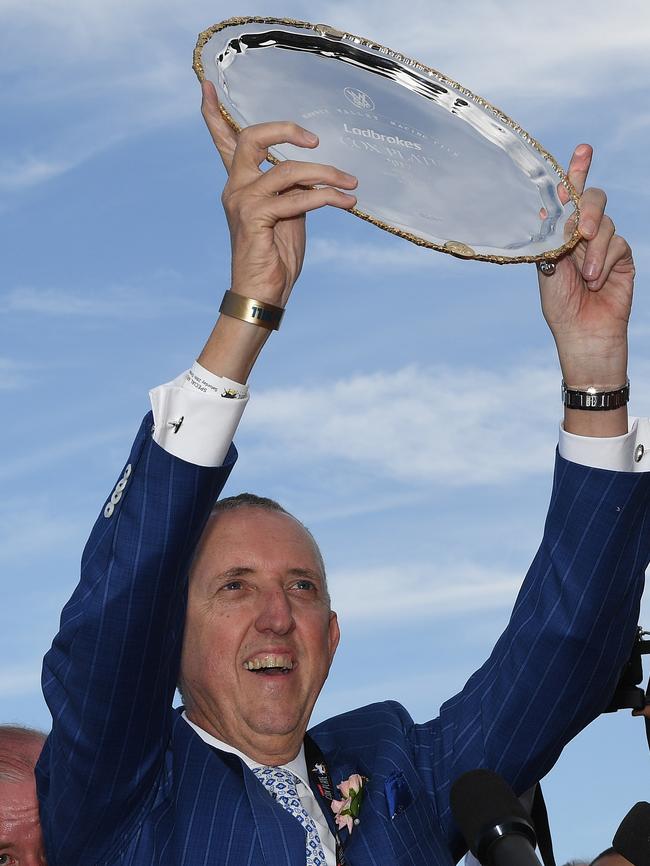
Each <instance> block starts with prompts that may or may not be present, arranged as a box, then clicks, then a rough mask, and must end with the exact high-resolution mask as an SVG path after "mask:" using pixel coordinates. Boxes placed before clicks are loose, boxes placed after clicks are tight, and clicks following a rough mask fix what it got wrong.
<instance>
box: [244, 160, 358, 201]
mask: <svg viewBox="0 0 650 866" xmlns="http://www.w3.org/2000/svg"><path fill="white" fill-rule="evenodd" d="M357 183H358V181H357V179H356V177H354V175H351V174H347V172H345V171H341V170H340V169H338V168H334V166H332V165H319V164H318V163H314V162H300V161H299V160H290V159H288V160H286V161H285V162H281V163H280V164H279V165H276V166H274V167H273V168H272V169H270V170H269V171H267V172H265V173H264V174H263V175H262V177H260V178H259V180H257V181H256V184H255V186H256V192H258V193H262V194H264V195H276V194H277V193H281V192H285V191H286V190H288V189H291V188H292V187H294V186H318V185H320V184H324V185H326V186H334V187H339V188H340V189H354V188H355V187H356V185H357Z"/></svg>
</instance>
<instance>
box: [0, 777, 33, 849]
mask: <svg viewBox="0 0 650 866" xmlns="http://www.w3.org/2000/svg"><path fill="white" fill-rule="evenodd" d="M35 824H38V802H37V799H36V784H35V782H34V779H33V777H32V778H29V777H27V778H25V779H24V780H21V781H19V782H5V781H0V843H1V842H4V841H5V837H6V836H7V835H10V836H16V835H17V834H18V836H20V834H21V833H27V832H29V831H30V830H31V829H32V827H33V826H34V825H35ZM14 841H15V840H14Z"/></svg>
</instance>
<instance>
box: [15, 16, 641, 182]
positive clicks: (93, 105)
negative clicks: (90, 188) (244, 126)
mask: <svg viewBox="0 0 650 866" xmlns="http://www.w3.org/2000/svg"><path fill="white" fill-rule="evenodd" d="M257 11H258V12H259V13H261V14H264V13H267V14H273V11H276V12H277V10H273V9H272V8H271V7H270V6H269V7H268V8H267V4H265V3H262V7H261V8H260V9H259V10H257ZM373 11H374V10H373V7H372V5H371V4H369V3H367V2H357V3H354V4H351V5H350V4H348V5H346V6H345V7H343V6H342V5H341V4H340V3H338V2H330V3H316V4H314V3H311V4H308V3H306V2H290V3H289V5H288V6H287V7H286V10H285V12H286V14H287V15H290V16H293V17H296V18H303V19H307V20H310V21H316V20H324V21H330V22H331V23H333V24H335V25H337V26H340V27H344V28H347V29H349V30H350V31H352V32H357V33H359V34H360V35H362V36H368V37H370V38H373V39H376V40H378V41H380V42H383V43H384V44H387V45H389V46H390V47H392V48H395V49H396V50H400V51H404V52H405V53H407V54H410V55H411V56H413V57H415V58H417V59H419V60H422V61H423V62H425V63H428V64H430V65H432V66H434V67H435V68H438V69H440V70H441V71H443V72H444V73H446V74H448V75H450V76H451V77H452V78H456V79H458V80H460V81H461V82H462V83H463V84H466V85H467V86H469V87H470V88H472V89H474V90H475V91H477V92H478V93H479V94H480V95H482V96H485V97H486V98H488V99H490V100H491V101H493V102H497V103H499V102H502V101H503V102H504V105H503V108H504V109H505V110H508V105H507V104H505V102H507V101H508V100H512V99H517V100H518V99H519V98H520V97H521V98H525V100H526V107H527V110H528V111H529V112H530V113H531V114H532V115H533V116H534V114H535V111H537V110H543V109H544V106H547V105H548V102H549V101H550V100H552V101H553V103H554V105H559V104H562V103H565V104H571V105H575V101H576V98H581V99H584V100H585V103H584V108H585V110H586V111H587V110H589V106H593V104H595V103H598V104H599V105H600V104H602V99H603V96H604V95H605V94H607V93H616V94H618V93H620V92H621V91H622V90H625V89H635V90H636V89H638V88H639V86H640V85H639V82H643V81H644V80H645V79H646V78H647V75H646V74H645V73H647V72H648V71H649V67H650V55H649V54H648V51H647V45H648V42H649V41H650V8H649V7H648V5H647V4H646V3H645V2H643V0H631V2H629V3H628V4H627V6H626V14H625V15H620V16H612V14H611V5H610V4H609V3H607V2H605V0H595V2H593V3H591V4H590V6H589V15H588V16H585V15H584V11H583V10H582V9H581V8H580V7H579V6H567V5H566V4H565V3H562V2H560V0H550V3H547V4H546V6H545V7H544V16H545V19H546V20H548V21H550V22H552V21H561V22H562V28H561V30H562V35H557V36H556V37H554V38H552V39H548V38H541V37H540V28H539V15H540V13H539V9H538V8H537V7H534V6H528V5H526V4H521V3H517V2H515V0H506V2H501V3H499V4H496V3H494V2H492V3H484V2H479V0H471V2H468V3H466V4H464V5H463V9H462V14H453V15H451V14H445V15H436V14H435V13H434V12H433V11H432V7H431V5H430V4H428V3H425V2H424V0H415V2H414V3H412V4H411V6H410V7H409V15H408V16H405V15H403V13H402V10H401V9H399V8H397V7H395V10H394V11H392V12H391V10H390V9H388V10H387V13H386V14H385V15H382V16H381V18H380V19H377V16H376V15H374V14H373ZM231 12H232V10H231V9H227V8H225V7H223V8H220V7H219V4H217V7H215V5H214V4H213V3H210V2H208V0H199V2H197V3H195V4H193V6H192V8H191V9H190V10H188V7H187V5H186V4H185V3H183V2H182V0H157V2H154V0H131V2H126V0H118V2H116V0H93V2H92V3H88V2H86V0H70V2H67V3H66V4H65V5H61V4H56V3H52V2H51V0H34V2H30V3H28V4H27V3H23V2H17V0H5V2H4V3H3V4H2V7H1V8H0V26H1V27H2V31H3V33H4V35H5V43H6V49H5V50H4V52H3V65H4V67H5V70H7V72H8V76H9V82H10V85H11V86H8V87H6V88H5V89H4V97H3V100H4V103H5V105H8V106H20V107H21V110H24V109H25V107H26V106H27V107H29V106H30V105H33V106H34V112H35V113H37V112H38V109H39V106H41V105H42V103H43V99H44V96H43V94H44V93H45V92H47V97H48V100H49V103H48V104H49V105H50V106H52V105H54V106H57V107H61V106H65V107H66V112H65V114H64V113H59V112H55V113H56V114H57V123H56V127H53V128H52V129H48V128H47V121H45V122H44V124H43V128H42V132H43V133H45V134H43V135H41V136H39V140H41V141H47V144H44V145H43V146H42V149H41V150H40V152H36V153H34V154H31V155H30V156H29V157H28V158H25V156H24V155H21V154H20V153H15V154H13V156H12V157H11V158H10V159H11V161H10V163H8V164H6V165H5V167H3V169H2V170H0V187H3V186H4V189H5V191H9V190H14V191H16V190H19V189H21V188H23V187H26V186H29V185H34V184H36V183H38V182H43V181H45V180H47V179H48V178H51V177H54V176H56V174H60V173H61V172H63V171H66V170H69V169H70V168H71V167H73V166H75V165H78V164H79V163H80V162H82V161H83V160H85V159H88V158H90V157H91V156H93V155H94V154H96V153H97V152H99V151H100V150H102V149H104V148H106V147H109V146H110V145H111V144H114V143H115V142H117V141H120V140H122V139H124V138H126V137H130V136H133V135H138V134H140V133H142V132H143V131H146V130H151V129H154V128H158V127H160V126H161V125H165V124H169V123H178V122H182V121H184V120H186V119H188V118H189V117H193V116H196V115H198V107H197V103H198V98H197V93H198V91H197V87H196V82H195V81H194V80H193V75H192V72H191V71H190V69H189V65H190V60H191V52H192V48H193V45H194V39H195V36H196V33H197V32H198V31H199V30H202V29H204V28H205V27H207V26H209V25H210V24H212V23H214V22H215V20H219V18H225V17H227V16H228V14H229V13H231ZM25 34H28V39H29V52H30V56H31V57H33V58H41V62H40V63H36V62H35V63H33V64H32V68H31V70H30V75H25V74H24V63H25V41H26V36H25ZM14 37H15V38H14ZM504 58H505V59H504ZM513 69H516V74H513ZM567 82H570V84H567ZM71 109H72V110H71ZM64 116H65V117H66V118H67V120H63V117H64ZM51 132H53V134H50V133H51ZM12 166H14V170H13V171H12V170H11V169H12Z"/></svg>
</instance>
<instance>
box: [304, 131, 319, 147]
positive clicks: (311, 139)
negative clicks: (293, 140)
mask: <svg viewBox="0 0 650 866" xmlns="http://www.w3.org/2000/svg"><path fill="white" fill-rule="evenodd" d="M305 138H306V139H307V141H309V142H311V143H312V144H316V142H317V141H318V136H317V135H314V133H313V132H308V131H307V130H305Z"/></svg>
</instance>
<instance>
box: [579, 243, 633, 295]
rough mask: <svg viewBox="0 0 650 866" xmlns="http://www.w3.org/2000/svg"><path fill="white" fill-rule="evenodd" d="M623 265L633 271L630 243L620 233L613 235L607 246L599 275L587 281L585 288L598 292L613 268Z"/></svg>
mask: <svg viewBox="0 0 650 866" xmlns="http://www.w3.org/2000/svg"><path fill="white" fill-rule="evenodd" d="M625 265H627V266H628V267H629V268H630V269H631V271H632V273H634V260H633V259H632V250H631V249H630V245H629V244H628V242H627V241H626V240H625V238H622V237H620V235H614V236H613V237H612V238H611V240H610V242H609V246H608V247H607V254H606V256H605V261H604V263H603V266H602V268H601V271H600V274H599V276H598V277H597V278H596V279H595V280H590V281H588V282H587V288H588V289H589V291H591V292H599V291H600V290H601V289H602V287H603V286H604V285H605V283H606V282H607V280H608V279H609V276H610V274H611V272H612V271H613V270H614V268H617V267H618V268H621V267H623V266H625Z"/></svg>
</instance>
